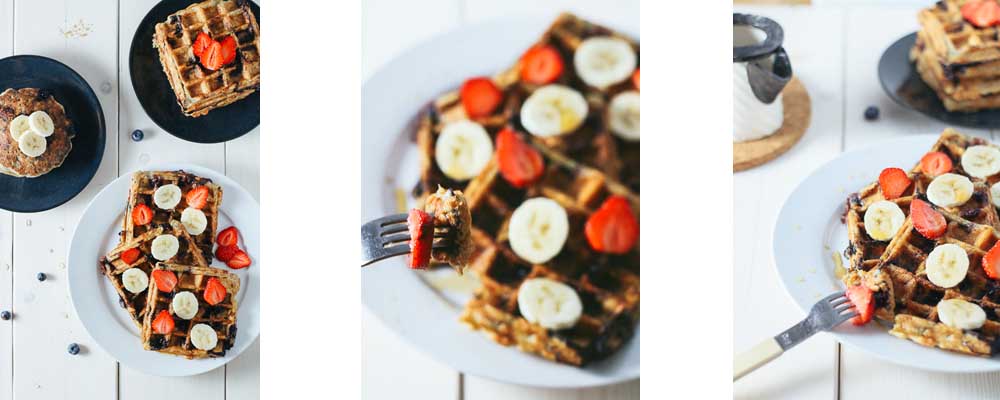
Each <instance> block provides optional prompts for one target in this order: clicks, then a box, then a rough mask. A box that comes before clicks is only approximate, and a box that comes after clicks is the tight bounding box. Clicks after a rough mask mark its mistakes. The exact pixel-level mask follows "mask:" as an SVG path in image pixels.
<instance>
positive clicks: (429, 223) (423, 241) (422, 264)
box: [406, 208, 434, 269]
mask: <svg viewBox="0 0 1000 400" xmlns="http://www.w3.org/2000/svg"><path fill="white" fill-rule="evenodd" d="M406 226H407V227H408V228H409V230H410V260H409V261H410V263H409V266H410V268H412V269H426V268H427V266H428V265H430V263H431V246H432V245H433V241H434V219H433V218H432V217H431V215H430V214H428V213H426V212H424V211H423V210H421V209H418V208H414V209H412V210H410V214H409V215H408V216H407V217H406Z"/></svg>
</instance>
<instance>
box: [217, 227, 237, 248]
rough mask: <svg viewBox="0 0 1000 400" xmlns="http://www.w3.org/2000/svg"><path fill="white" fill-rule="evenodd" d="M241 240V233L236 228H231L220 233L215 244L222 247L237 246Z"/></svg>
mask: <svg viewBox="0 0 1000 400" xmlns="http://www.w3.org/2000/svg"><path fill="white" fill-rule="evenodd" d="M239 240H240V231H239V230H238V229H236V227H235V226H230V227H228V228H226V229H223V230H222V232H219V236H217V237H216V238H215V243H218V244H219V247H222V246H236V243H237V242H239Z"/></svg>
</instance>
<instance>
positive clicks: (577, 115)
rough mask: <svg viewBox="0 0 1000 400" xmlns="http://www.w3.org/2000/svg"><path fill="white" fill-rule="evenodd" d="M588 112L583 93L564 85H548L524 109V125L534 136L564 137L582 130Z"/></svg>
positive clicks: (527, 101)
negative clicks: (577, 129) (568, 133)
mask: <svg viewBox="0 0 1000 400" xmlns="http://www.w3.org/2000/svg"><path fill="white" fill-rule="evenodd" d="M587 111H588V106H587V99H584V98H583V95H582V94H580V92H578V91H576V90H573V89H571V88H569V87H567V86H563V85H557V84H552V85H546V86H542V87H540V88H538V90H535V92H534V93H532V94H531V96H528V99H527V100H525V101H524V104H523V105H521V125H524V129H527V130H528V132H530V133H531V134H532V135H535V136H541V137H548V136H556V135H561V134H564V133H567V132H572V131H574V130H576V128H579V127H580V124H582V123H583V120H584V119H586V118H587Z"/></svg>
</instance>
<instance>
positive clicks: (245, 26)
mask: <svg viewBox="0 0 1000 400" xmlns="http://www.w3.org/2000/svg"><path fill="white" fill-rule="evenodd" d="M200 32H205V33H208V34H209V36H211V37H212V39H214V40H217V41H220V42H221V41H222V39H224V38H225V37H227V36H233V37H235V38H236V42H237V50H236V60H235V61H233V62H232V63H229V64H228V65H224V66H223V67H222V68H220V69H219V70H216V71H212V70H209V69H207V68H205V67H204V66H202V65H201V63H200V62H199V60H198V57H196V56H195V55H194V53H193V52H192V50H191V45H192V44H193V43H194V41H195V38H196V37H197V36H198V33H200ZM153 47H155V48H156V49H157V52H158V53H159V57H160V64H161V65H162V66H163V72H164V73H165V74H166V75H167V80H169V81H170V87H171V88H172V89H173V90H174V95H175V96H176V97H177V103H178V104H179V105H180V107H181V110H182V111H183V112H184V115H187V116H190V117H200V116H202V115H205V114H208V112H210V111H212V110H214V109H216V108H220V107H224V106H226V105H229V104H232V103H234V102H236V101H238V100H241V99H243V98H245V97H247V96H249V95H251V94H252V93H254V92H256V91H257V89H258V88H259V86H260V27H259V26H258V25H257V17H256V16H254V14H253V12H252V11H251V10H250V7H249V5H247V2H246V1H245V0H207V1H203V2H200V3H196V4H192V5H190V6H188V7H187V8H185V9H183V10H180V11H178V12H176V13H173V14H171V15H170V16H168V17H167V20H166V21H164V22H161V23H158V24H156V28H155V32H154V34H153Z"/></svg>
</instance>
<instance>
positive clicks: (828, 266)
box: [773, 135, 1000, 372]
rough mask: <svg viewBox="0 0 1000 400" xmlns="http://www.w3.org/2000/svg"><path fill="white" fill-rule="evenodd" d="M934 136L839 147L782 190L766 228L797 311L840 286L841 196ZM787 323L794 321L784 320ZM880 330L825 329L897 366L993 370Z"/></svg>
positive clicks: (909, 157) (910, 157)
mask: <svg viewBox="0 0 1000 400" xmlns="http://www.w3.org/2000/svg"><path fill="white" fill-rule="evenodd" d="M937 138H938V136H937V135H920V136H913V137H908V138H905V139H897V140H892V141H889V142H884V143H881V144H877V145H874V146H872V147H868V148H864V149H860V150H856V151H851V152H847V153H844V154H842V155H841V156H840V157H837V158H836V159H834V160H833V161H830V162H829V163H827V164H826V165H824V166H822V167H820V168H819V169H817V170H816V171H815V172H813V173H812V174H811V175H809V177H807V178H806V179H805V180H804V181H802V183H800V184H799V186H798V187H796V188H795V190H794V191H793V192H792V194H791V195H789V196H788V199H787V200H786V201H785V204H784V206H782V208H781V212H780V213H779V214H778V219H777V222H776V223H775V227H774V236H773V241H774V242H773V246H774V265H775V267H776V268H777V269H778V275H779V276H780V277H781V281H782V283H783V284H784V285H785V289H786V290H787V292H788V294H789V295H790V296H791V297H792V300H794V301H795V303H796V304H797V305H798V306H799V308H801V309H802V311H803V317H804V316H805V314H806V313H808V312H809V309H810V308H811V307H812V305H813V304H815V303H816V301H817V300H819V299H820V298H822V297H824V296H826V295H829V294H831V293H833V292H834V291H837V290H844V286H843V284H842V283H841V282H840V280H838V279H837V278H836V276H835V275H834V268H835V262H834V257H841V259H842V260H843V262H844V266H845V267H846V266H847V259H846V258H844V257H843V256H842V254H843V251H844V249H845V248H847V228H846V227H845V225H844V224H842V223H841V222H840V216H841V215H842V213H843V212H844V203H845V200H846V199H847V196H848V195H849V194H850V193H853V192H855V191H857V190H859V189H861V188H862V187H864V186H865V185H868V184H870V183H871V182H874V181H876V180H877V179H878V174H879V173H880V172H881V171H882V169H884V168H887V167H898V168H903V169H904V170H909V169H910V168H912V167H913V166H914V165H916V163H917V162H918V161H919V160H920V157H922V156H923V155H924V154H925V153H926V152H927V150H928V149H930V148H931V146H932V145H933V144H934V142H935V141H936V140H937ZM886 149H890V150H888V151H887V150H886ZM793 322H797V321H789V324H791V323H793ZM887 330H888V328H887V327H883V326H881V325H879V324H878V323H870V324H868V325H866V326H863V327H856V326H853V325H851V324H843V325H841V326H839V327H837V328H836V329H834V331H833V332H832V334H833V336H834V337H835V338H836V339H837V340H838V341H840V342H841V343H846V344H848V345H850V346H853V347H856V348H858V349H861V350H862V351H864V352H866V353H869V354H871V355H873V356H875V357H878V358H881V359H884V360H888V361H891V362H894V363H897V364H900V365H905V366H910V367H915V368H920V369H925V370H933V371H945V372H988V371H1000V360H996V359H984V358H979V357H972V356H965V355H960V354H955V353H950V352H947V351H944V350H938V349H933V348H928V347H924V346H920V345H918V344H916V343H913V342H910V341H908V340H904V339H898V338H896V337H894V336H891V335H889V333H888V332H887ZM792 351H794V350H792Z"/></svg>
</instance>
